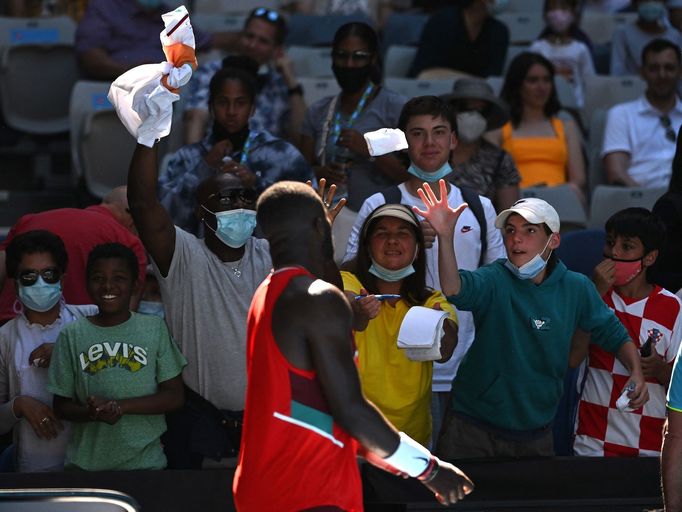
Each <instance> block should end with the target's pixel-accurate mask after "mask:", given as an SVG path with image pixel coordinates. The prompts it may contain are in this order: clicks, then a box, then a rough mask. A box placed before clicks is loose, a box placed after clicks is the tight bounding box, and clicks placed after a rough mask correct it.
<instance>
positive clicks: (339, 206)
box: [306, 178, 346, 224]
mask: <svg viewBox="0 0 682 512" xmlns="http://www.w3.org/2000/svg"><path fill="white" fill-rule="evenodd" d="M306 183H307V184H308V185H310V186H311V187H312V186H313V184H312V182H311V181H310V180H308V181H306ZM326 188H327V180H326V179H325V178H320V179H319V181H318V186H317V194H318V195H319V196H320V199H322V202H323V203H324V206H325V208H327V218H328V219H329V222H330V223H331V224H334V220H335V219H336V216H337V215H338V214H339V212H340V211H341V210H343V207H344V206H345V205H346V198H345V197H344V198H341V199H339V201H338V202H337V203H336V204H334V196H335V195H336V185H334V184H333V183H332V184H331V185H330V186H329V190H326ZM325 190H326V194H325Z"/></svg>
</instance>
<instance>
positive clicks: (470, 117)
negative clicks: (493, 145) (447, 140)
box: [457, 110, 488, 142]
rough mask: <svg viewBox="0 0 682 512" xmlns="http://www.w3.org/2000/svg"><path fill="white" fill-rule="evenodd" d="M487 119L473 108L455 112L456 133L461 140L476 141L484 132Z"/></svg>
mask: <svg viewBox="0 0 682 512" xmlns="http://www.w3.org/2000/svg"><path fill="white" fill-rule="evenodd" d="M487 126H488V121H487V120H486V118H485V117H483V114H481V113H480V112H476V111H475V110H471V111H467V112H460V113H459V114H457V135H458V137H459V139H460V140H461V141H462V142H476V141H477V140H478V139H480V138H481V135H483V133H485V129H486V127H487Z"/></svg>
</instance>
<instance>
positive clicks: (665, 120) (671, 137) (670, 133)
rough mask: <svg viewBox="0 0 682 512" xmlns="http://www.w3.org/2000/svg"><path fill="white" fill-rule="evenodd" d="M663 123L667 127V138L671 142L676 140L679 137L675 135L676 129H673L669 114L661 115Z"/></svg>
mask: <svg viewBox="0 0 682 512" xmlns="http://www.w3.org/2000/svg"><path fill="white" fill-rule="evenodd" d="M661 124H662V125H663V128H665V138H666V139H668V140H669V141H670V142H675V141H676V140H677V137H676V136H675V130H673V127H672V122H671V121H670V118H669V117H668V116H661Z"/></svg>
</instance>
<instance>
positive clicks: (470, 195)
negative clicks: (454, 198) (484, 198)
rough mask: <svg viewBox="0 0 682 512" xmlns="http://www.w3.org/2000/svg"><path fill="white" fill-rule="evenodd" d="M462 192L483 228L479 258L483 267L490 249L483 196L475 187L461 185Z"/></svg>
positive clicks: (479, 263)
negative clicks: (482, 201)
mask: <svg viewBox="0 0 682 512" xmlns="http://www.w3.org/2000/svg"><path fill="white" fill-rule="evenodd" d="M459 189H460V191H461V192H462V198H463V199H464V202H465V203H467V204H468V205H469V208H470V209H471V212H472V213H473V214H474V217H476V221H477V222H478V226H479V228H480V229H481V256H480V258H479V259H478V266H479V267H482V266H483V263H484V261H485V253H486V251H487V250H488V223H487V222H486V220H485V212H484V211H483V204H482V203H481V196H479V195H478V192H476V191H475V190H474V189H473V188H469V187H459Z"/></svg>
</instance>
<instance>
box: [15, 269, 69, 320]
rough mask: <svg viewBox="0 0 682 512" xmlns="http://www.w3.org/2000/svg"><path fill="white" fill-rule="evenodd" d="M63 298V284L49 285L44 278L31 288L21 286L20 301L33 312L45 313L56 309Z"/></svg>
mask: <svg viewBox="0 0 682 512" xmlns="http://www.w3.org/2000/svg"><path fill="white" fill-rule="evenodd" d="M61 297H62V283H61V281H57V282H56V283H54V284H48V283H46V282H45V281H43V277H42V276H38V280H37V281H36V282H35V283H34V284H32V285H31V286H21V285H19V300H20V301H21V303H22V304H23V305H24V306H25V307H27V308H28V309H30V310H32V311H37V312H39V313H44V312H45V311H49V310H50V309H52V308H53V307H54V305H55V304H57V302H59V299H60V298H61Z"/></svg>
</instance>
